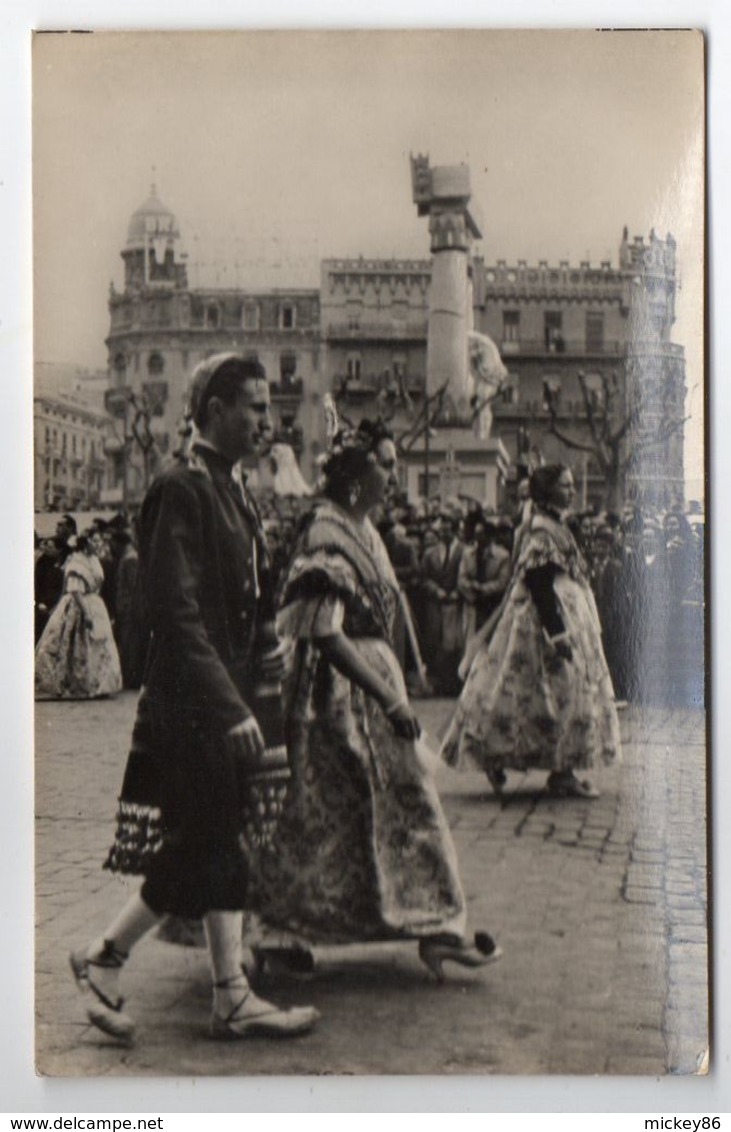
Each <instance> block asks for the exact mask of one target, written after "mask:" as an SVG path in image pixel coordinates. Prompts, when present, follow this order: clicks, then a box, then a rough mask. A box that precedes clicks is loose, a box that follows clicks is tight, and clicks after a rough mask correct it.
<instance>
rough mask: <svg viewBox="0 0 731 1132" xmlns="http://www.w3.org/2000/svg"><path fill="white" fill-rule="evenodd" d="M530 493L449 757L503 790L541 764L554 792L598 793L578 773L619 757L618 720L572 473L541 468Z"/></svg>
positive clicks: (451, 734) (449, 739) (452, 732)
mask: <svg viewBox="0 0 731 1132" xmlns="http://www.w3.org/2000/svg"><path fill="white" fill-rule="evenodd" d="M530 492H531V499H532V501H533V510H532V513H531V517H530V519H529V520H528V522H527V523H526V525H525V527H524V529H523V530H522V533H521V536H520V540H519V543H518V545H517V546H516V551H515V560H514V566H513V576H512V579H511V582H510V585H509V587H508V590H507V593H506V596H505V598H504V600H503V602H502V605H501V606H500V608H499V609H498V610H497V611H496V613H495V614H494V616H493V617H492V618H491V620H490V621H488V622H487V624H486V625H485V627H484V629H483V632H482V633H481V634H479V636H478V638H476V640H475V647H474V648H473V649H472V650H471V655H468V657H467V658H466V661H467V665H466V666H469V667H468V673H467V677H466V681H465V685H464V688H463V689H462V694H461V696H460V699H459V703H458V705H457V710H456V713H455V716H454V718H453V720H452V723H451V725H450V729H449V731H448V734H447V736H446V738H445V740H444V743H443V745H442V755H443V757H444V759H445V761H446V762H447V763H448V764H450V765H452V766H455V765H456V766H464V765H470V763H476V764H477V765H478V766H479V767H480V768H481V769H483V770H484V771H486V773H487V776H488V778H489V779H490V782H491V783H492V785H493V788H494V789H495V790H496V792H498V793H499V792H500V791H501V790H502V788H503V787H504V785H505V783H506V773H505V771H506V769H509V768H513V769H516V770H527V769H528V768H531V767H534V768H539V769H541V770H547V771H548V772H549V777H548V789H549V791H551V792H552V793H555V794H558V795H562V796H567V795H574V796H580V797H584V798H595V797H597V795H598V791H597V789H596V787H595V786H594V785H593V784H592V782H591V780H590V779H588V778H581V777H579V775H578V774H577V771H583V770H592V769H593V768H594V767H596V766H597V764H599V763H604V764H609V763H612V762H613V761H614V760H615V759H617V758H618V757H619V755H620V739H619V724H618V720H617V712H616V708H615V703H614V691H613V688H612V681H611V678H610V675H609V671H608V669H607V664H606V661H605V659H604V653H603V651H602V640H601V628H600V625H599V618H598V615H597V611H596V606H595V604H594V597H593V594H592V591H591V587H590V585H589V580H588V576H587V570H586V565H585V563H584V562H583V559H582V557H581V555H580V553H579V549H578V547H577V545H576V542H575V541H574V538H573V536H572V534H571V532H570V531H569V529H568V527H567V526H566V523H565V521H564V518H565V515H566V513H567V511H568V509H569V507H570V505H571V501H572V499H573V496H574V483H573V478H572V475H571V472H570V470H569V469H568V468H566V467H564V466H563V465H560V464H556V465H552V466H548V467H542V468H538V469H537V470H536V471H535V472H534V473H533V475H532V476H531V481H530ZM470 661H471V663H470Z"/></svg>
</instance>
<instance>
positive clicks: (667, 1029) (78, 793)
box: [36, 693, 708, 1077]
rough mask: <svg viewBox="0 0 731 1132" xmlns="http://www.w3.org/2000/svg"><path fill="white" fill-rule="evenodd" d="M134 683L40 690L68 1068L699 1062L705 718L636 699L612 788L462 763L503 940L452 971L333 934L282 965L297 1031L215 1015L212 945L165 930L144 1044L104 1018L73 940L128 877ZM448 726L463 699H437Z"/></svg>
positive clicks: (279, 988)
mask: <svg viewBox="0 0 731 1132" xmlns="http://www.w3.org/2000/svg"><path fill="white" fill-rule="evenodd" d="M135 702H136V697H135V696H134V695H132V694H129V693H125V694H124V695H122V696H120V697H118V698H116V699H114V700H111V701H104V702H96V703H40V704H38V705H37V713H36V742H37V754H36V776H37V793H36V829H37V835H36V880H37V891H36V915H37V997H36V1016H37V1021H36V1047H37V1055H36V1057H37V1060H36V1064H37V1069H38V1071H39V1072H40V1073H42V1074H48V1075H52V1076H57V1075H61V1076H66V1075H70V1076H73V1075H81V1076H86V1075H88V1076H94V1077H98V1076H114V1075H127V1076H130V1075H142V1076H151V1075H175V1076H203V1075H209V1074H211V1075H214V1074H218V1075H226V1076H232V1075H239V1074H254V1075H259V1074H267V1075H268V1074H277V1075H279V1074H360V1073H368V1074H393V1073H397V1074H418V1073H428V1074H500V1075H506V1074H532V1075H545V1074H554V1073H557V1074H641V1075H652V1076H657V1075H663V1074H668V1073H670V1074H681V1073H682V1074H687V1073H694V1072H696V1071H697V1070H698V1068H699V1066H701V1063H702V1059H703V1056H704V1053H705V1051H706V1048H707V1045H708V970H707V967H708V962H707V955H708V952H707V929H706V916H707V892H706V879H707V878H706V825H705V814H706V752H705V720H704V716H703V714H702V713H701V712H699V711H693V710H670V709H661V708H650V709H646V710H644V711H641V710H640V709H638V708H633V707H632V708H629V709H628V710H627V711H625V712H623V713H622V717H621V718H622V731H623V739H624V761H623V764H622V766H621V767H616V768H612V769H611V770H609V771H605V772H604V775H603V780H602V795H601V797H600V798H599V799H598V800H596V801H594V802H590V801H586V800H583V799H565V800H555V799H550V798H549V797H548V796H547V795H546V794H545V793H544V792H543V786H544V782H545V775H541V774H539V773H537V772H536V773H530V774H527V775H519V774H511V776H510V781H509V787H508V791H507V793H506V795H505V797H504V798H503V799H502V800H498V799H497V798H496V797H495V796H494V795H493V794H492V793H491V791H490V790H489V787H488V785H487V782H486V780H485V779H484V777H483V776H482V775H480V774H476V773H475V774H463V775H458V774H456V773H455V772H453V771H451V770H449V769H447V768H442V769H440V770H439V772H438V779H437V781H438V786H439V789H440V793H441V795H442V799H443V802H444V806H445V810H446V813H447V816H448V819H449V822H450V825H451V827H452V830H453V833H454V837H455V841H456V845H457V850H458V854H459V858H460V863H461V870H462V877H463V881H464V886H465V890H466V893H467V897H468V902H469V916H470V922H471V925H472V927H474V928H477V927H484V928H487V929H488V930H489V931H491V932H493V933H494V934H495V935H496V936H497V937H498V939H499V942H500V944H501V946H502V948H503V951H504V958H503V960H502V961H501V962H500V963H498V964H495V965H494V966H491V967H488V968H485V969H483V970H481V971H477V972H465V971H464V970H463V969H461V968H456V967H454V966H452V967H450V968H449V969H448V971H449V977H448V981H447V982H446V983H445V984H443V985H441V986H440V985H438V984H436V983H435V982H434V981H433V980H430V978H429V977H428V975H427V972H426V970H425V968H423V967H422V966H421V964H420V963H419V961H418V958H417V955H416V946H415V944H398V945H391V944H389V945H383V946H380V945H379V946H372V947H368V948H362V947H360V948H348V949H345V948H341V949H337V950H325V949H323V950H318V951H317V953H316V954H317V959H318V969H317V973H316V975H315V977H314V979H312V980H311V981H309V982H306V983H304V982H298V981H295V980H294V979H292V978H289V979H287V978H280V979H277V980H276V981H274V980H271V979H267V980H265V981H263V982H262V984H261V991H262V993H264V994H270V995H271V997H273V998H275V999H276V1000H277V1001H279V1002H282V1003H287V1002H292V1003H294V1002H309V1003H313V1004H315V1005H316V1006H317V1007H318V1009H319V1010H320V1011H321V1013H322V1019H321V1021H320V1023H319V1025H318V1027H317V1029H316V1030H315V1031H314V1032H313V1033H312V1034H311V1035H309V1036H307V1037H304V1038H301V1039H298V1040H296V1041H291V1042H279V1043H277V1042H272V1041H251V1042H245V1043H231V1044H223V1045H222V1044H220V1043H215V1042H212V1041H211V1040H210V1039H209V1037H208V1031H207V1024H208V1015H209V1008H210V1003H209V995H210V990H209V978H208V971H207V964H206V957H205V953H204V952H202V951H199V950H196V949H193V948H183V947H176V946H172V945H170V944H168V943H164V942H162V941H160V940H158V939H156V938H150V939H148V940H145V941H144V942H143V943H142V944H141V945H140V947H139V948H138V950H137V951H136V952H135V956H134V962H133V963H132V964H130V967H129V970H128V972H126V983H125V990H126V993H127V996H128V1008H129V1011H130V1013H132V1014H134V1016H135V1017H136V1019H137V1022H138V1039H137V1044H136V1046H135V1047H134V1049H132V1050H125V1049H120V1048H118V1047H117V1046H115V1045H114V1044H113V1043H112V1042H111V1041H108V1040H106V1039H105V1038H104V1036H103V1035H100V1034H99V1033H98V1032H97V1031H95V1030H94V1029H92V1028H91V1027H89V1026H88V1025H87V1024H86V1021H85V1016H84V1012H83V1008H82V1003H81V1000H80V999H79V997H78V996H77V994H76V992H75V990H74V987H73V983H72V981H71V979H70V976H69V973H68V960H67V955H68V951H69V949H70V948H71V947H72V946H79V945H80V944H82V943H83V942H84V941H85V940H87V939H88V938H89V937H90V936H91V935H92V933H94V934H98V933H99V932H100V931H101V929H102V928H103V927H104V925H105V922H106V921H107V919H108V917H109V915H110V913H111V912H112V911H114V910H115V909H116V908H117V907H118V906H119V905H120V904H121V903H122V901H123V900H124V898H125V896H126V893H127V892H128V891H130V884H129V882H122V881H120V880H118V879H116V878H112V877H110V875H109V874H108V873H106V872H104V871H102V869H101V867H100V865H101V862H102V860H103V858H104V856H105V853H106V850H107V848H108V844H109V841H110V838H111V835H112V832H113V816H114V807H115V798H116V795H117V793H118V791H119V787H120V784H121V776H122V772H123V769H124V764H125V759H126V753H127V743H128V739H129V733H130V729H131V725H132V720H133V716H134V708H135ZM417 708H418V713H419V716H420V718H421V720H422V723H423V724H424V725H425V726H426V728H427V729H428V731H429V732H430V733H431V734H432V735H434V736H437V735H438V734H439V733H440V732H441V731H442V730H443V728H444V725H445V723H446V721H447V719H448V716H449V711H450V708H451V704H450V703H449V702H448V701H444V700H427V701H420V702H418V704H417Z"/></svg>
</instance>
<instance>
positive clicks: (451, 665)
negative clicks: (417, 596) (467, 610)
mask: <svg viewBox="0 0 731 1132" xmlns="http://www.w3.org/2000/svg"><path fill="white" fill-rule="evenodd" d="M458 528H459V523H458V521H457V520H456V519H454V518H453V516H451V515H443V516H442V517H441V519H440V523H439V542H438V543H437V545H436V546H433V547H430V548H429V549H428V550H426V551H425V552H424V557H423V559H422V563H421V567H422V572H423V578H424V581H423V590H424V593H425V597H426V618H425V621H426V625H425V633H426V636H427V641H426V646H427V652H426V655H428V656H430V657H431V658H432V664H431V666H430V674H431V675H432V676H433V679H434V684H435V685H436V688H437V690H438V691H439V692H440V693H441V694H442V695H444V696H452V695H456V694H457V692H458V691H459V677H458V675H457V668H458V667H459V662H460V659H461V656H462V648H463V645H464V635H463V632H462V598H461V595H460V592H459V589H458V586H457V583H458V580H459V566H460V562H461V559H462V552H463V550H464V545H463V543H462V542H461V541H460V539H459V537H458Z"/></svg>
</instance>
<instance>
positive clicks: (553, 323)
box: [543, 311, 566, 354]
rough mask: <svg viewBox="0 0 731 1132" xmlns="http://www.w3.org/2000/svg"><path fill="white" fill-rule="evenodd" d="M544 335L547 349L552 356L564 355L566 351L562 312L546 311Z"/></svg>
mask: <svg viewBox="0 0 731 1132" xmlns="http://www.w3.org/2000/svg"><path fill="white" fill-rule="evenodd" d="M543 333H544V337H545V342H546V349H547V350H548V352H549V353H550V354H562V353H563V352H564V350H565V349H566V343H565V342H564V337H563V315H562V313H561V311H545V313H544V315H543Z"/></svg>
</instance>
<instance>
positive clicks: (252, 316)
mask: <svg viewBox="0 0 731 1132" xmlns="http://www.w3.org/2000/svg"><path fill="white" fill-rule="evenodd" d="M243 327H244V330H258V329H259V307H258V306H257V304H256V303H246V305H245V306H244V313H243Z"/></svg>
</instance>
